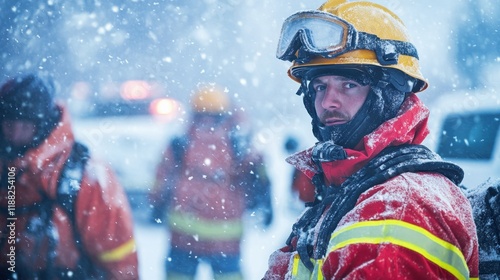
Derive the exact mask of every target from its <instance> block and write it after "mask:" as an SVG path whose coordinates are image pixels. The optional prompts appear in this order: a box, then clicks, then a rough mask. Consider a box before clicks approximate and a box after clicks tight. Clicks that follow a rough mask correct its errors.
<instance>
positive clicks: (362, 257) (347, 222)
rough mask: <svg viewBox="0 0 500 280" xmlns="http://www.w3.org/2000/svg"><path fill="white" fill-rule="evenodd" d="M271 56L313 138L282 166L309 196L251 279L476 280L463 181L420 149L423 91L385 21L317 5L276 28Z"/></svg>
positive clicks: (355, 7)
mask: <svg viewBox="0 0 500 280" xmlns="http://www.w3.org/2000/svg"><path fill="white" fill-rule="evenodd" d="M277 57H278V58H279V59H281V60H284V61H289V62H291V63H292V66H291V67H290V69H289V71H288V74H289V76H290V77H291V78H292V79H293V80H295V81H297V82H299V83H300V88H299V91H298V92H297V94H298V95H302V97H303V102H304V106H305V108H306V110H307V112H308V113H309V115H310V116H311V118H312V122H311V123H312V130H313V134H314V136H315V137H316V138H317V140H318V142H317V143H316V144H315V145H314V146H313V147H311V148H309V149H306V150H305V151H302V152H299V153H297V154H294V155H292V156H291V157H289V158H288V159H287V161H288V162H289V163H291V164H293V165H294V166H296V167H297V168H299V169H300V170H302V172H304V174H305V175H307V176H308V177H309V179H310V180H311V181H312V182H313V183H314V185H315V188H316V197H315V201H314V202H313V203H311V204H310V205H308V207H307V208H306V210H305V211H304V213H303V214H302V216H301V217H300V218H299V219H298V220H297V222H296V223H295V224H294V225H293V227H292V233H291V235H290V237H289V239H288V240H287V242H286V245H285V246H284V247H283V248H281V249H279V250H277V251H275V252H274V253H273V254H272V255H271V257H270V258H269V268H268V270H267V272H266V273H265V275H264V277H263V279H269V280H270V279H470V278H472V279H474V278H475V279H477V278H478V274H479V272H478V239H477V234H476V227H475V224H474V219H473V213H472V209H471V204H470V203H469V201H468V200H467V198H466V197H465V195H464V194H463V192H462V191H461V189H460V188H459V187H458V186H457V185H458V184H459V183H460V181H461V180H462V178H463V171H462V170H461V169H460V168H459V167H458V166H456V165H455V164H452V163H449V162H445V161H443V160H442V159H441V158H440V157H439V156H438V155H437V154H435V153H433V152H432V151H430V150H429V149H428V148H426V147H424V146H422V145H421V143H422V141H423V140H424V139H425V137H426V136H427V134H428V128H427V121H428V117H429V111H428V109H427V108H426V107H425V105H424V104H423V103H422V102H421V101H420V100H419V98H418V96H417V94H416V93H418V92H420V91H423V90H425V89H426V88H427V86H428V85H427V81H426V80H425V79H424V78H423V76H422V74H421V72H420V70H419V57H418V55H417V50H416V48H415V46H414V45H413V44H412V43H411V42H410V40H409V37H408V34H407V31H406V28H405V26H404V24H403V22H402V21H401V20H400V19H399V18H398V17H397V15H395V14H394V13H393V12H391V11H390V10H389V9H387V8H385V7H383V6H381V5H378V4H375V3H371V2H366V1H346V0H328V1H326V2H325V3H324V4H323V5H321V6H320V8H318V9H317V10H308V11H300V12H297V13H295V14H293V15H291V16H290V17H288V18H287V19H286V20H285V21H284V23H283V27H282V32H281V36H280V39H279V42H278V51H277Z"/></svg>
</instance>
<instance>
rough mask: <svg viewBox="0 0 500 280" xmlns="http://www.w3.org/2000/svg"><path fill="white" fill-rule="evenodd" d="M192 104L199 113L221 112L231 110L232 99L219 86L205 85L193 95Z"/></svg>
mask: <svg viewBox="0 0 500 280" xmlns="http://www.w3.org/2000/svg"><path fill="white" fill-rule="evenodd" d="M191 106H192V108H193V111H194V112H197V113H211V114H220V113H223V112H227V111H228V110H229V106H230V100H229V97H228V96H227V94H226V93H225V92H224V90H222V89H220V88H219V87H218V86H216V85H203V86H200V88H199V89H198V91H197V92H196V93H195V94H194V96H193V97H192V99H191Z"/></svg>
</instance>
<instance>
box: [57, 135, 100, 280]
mask: <svg viewBox="0 0 500 280" xmlns="http://www.w3.org/2000/svg"><path fill="white" fill-rule="evenodd" d="M89 158H90V152H89V149H88V148H87V147H86V146H85V145H83V144H81V143H79V142H76V141H75V143H74V144H73V148H72V150H71V154H70V156H69V157H68V159H67V160H66V163H65V164H64V167H63V169H62V171H61V176H60V177H59V180H58V187H57V199H56V201H57V204H58V205H59V206H60V207H62V209H63V210H64V211H65V212H66V214H67V215H68V218H69V221H70V223H71V228H72V231H73V237H74V240H75V245H76V248H77V249H78V252H79V254H80V260H79V262H78V264H77V265H78V268H79V269H78V270H77V271H74V272H73V273H76V274H77V275H76V276H81V277H84V276H85V274H86V273H87V271H88V269H89V268H91V267H92V266H91V261H90V257H89V256H88V254H87V253H86V251H85V249H84V248H83V243H82V238H81V235H80V232H79V231H78V227H77V223H76V200H77V197H78V193H79V191H80V188H81V183H82V179H83V173H84V170H85V166H86V164H87V162H88V160H89ZM78 271H80V272H78ZM80 274H82V275H80Z"/></svg>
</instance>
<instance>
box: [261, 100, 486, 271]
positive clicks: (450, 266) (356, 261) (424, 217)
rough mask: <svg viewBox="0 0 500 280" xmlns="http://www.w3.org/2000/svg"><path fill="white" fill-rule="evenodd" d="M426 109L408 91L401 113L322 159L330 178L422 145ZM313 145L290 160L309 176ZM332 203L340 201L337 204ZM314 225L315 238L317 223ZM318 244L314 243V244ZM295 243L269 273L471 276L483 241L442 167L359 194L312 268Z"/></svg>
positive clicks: (339, 179) (274, 259) (278, 255)
mask: <svg viewBox="0 0 500 280" xmlns="http://www.w3.org/2000/svg"><path fill="white" fill-rule="evenodd" d="M428 115H429V112H428V109H427V108H426V107H425V106H424V105H423V104H422V103H421V101H420V100H419V99H418V97H417V96H416V95H411V96H410V97H409V98H407V100H406V101H405V103H404V104H403V106H402V109H401V110H400V113H399V115H398V116H397V117H395V118H393V119H391V120H389V121H387V122H385V123H383V124H382V125H381V126H379V127H378V128H377V129H376V130H375V131H373V132H372V133H370V134H369V135H366V136H365V137H364V138H363V140H362V141H361V142H360V143H359V144H358V146H357V147H356V149H355V150H349V149H347V150H346V152H347V155H348V157H347V159H345V160H339V161H335V162H324V163H322V169H323V171H324V174H325V178H324V179H325V181H326V183H327V185H332V187H334V186H338V185H340V184H341V183H343V182H344V181H345V180H346V178H348V177H349V176H350V175H352V174H353V173H354V172H356V171H358V170H359V169H361V167H362V166H364V165H365V164H366V163H367V162H368V161H369V160H370V159H372V158H374V157H375V156H376V155H377V154H379V153H380V152H381V151H382V150H383V149H384V148H386V147H389V146H397V145H402V144H420V143H421V142H422V141H423V140H424V138H425V137H426V136H427V134H428V129H427V120H428ZM311 150H312V149H308V150H306V151H303V152H300V153H298V154H295V155H293V156H292V157H291V158H289V159H288V161H289V162H290V163H292V164H294V165H295V166H296V167H297V168H299V169H301V170H302V171H303V172H304V173H305V174H306V175H307V176H308V177H309V178H312V176H314V174H315V173H316V172H317V168H316V166H315V165H314V164H313V163H312V161H311ZM331 207H335V206H334V205H333V206H331ZM320 224H321V220H320V221H319V222H318V226H317V227H316V228H315V229H314V230H315V231H316V233H315V234H311V236H315V237H317V231H318V230H320V229H321V227H320V226H319V225H320ZM314 244H315V243H314ZM295 250H296V247H295V244H294V243H293V242H292V243H291V245H289V246H285V247H283V248H282V249H280V250H278V251H276V252H275V253H273V254H272V255H271V257H270V259H269V269H268V271H267V272H266V274H265V276H264V279H299V277H304V275H305V276H306V277H305V278H300V279H323V278H321V277H324V279H468V278H477V277H478V243H477V235H476V228H475V224H474V221H473V216H472V210H471V206H470V203H469V201H468V200H467V199H466V198H465V196H464V195H463V193H462V192H461V191H460V189H459V188H458V187H457V186H456V185H454V184H453V183H452V182H451V181H450V180H449V179H448V178H446V177H445V176H443V175H441V174H438V173H431V172H418V173H412V172H407V173H403V174H401V175H398V176H396V177H393V178H391V179H389V180H388V181H386V182H385V183H382V184H379V185H376V186H374V187H372V188H370V189H368V190H367V191H365V192H364V193H362V194H361V196H360V197H359V198H358V200H357V203H356V205H355V207H354V209H352V210H351V211H349V212H348V213H347V214H346V215H345V216H344V217H343V218H342V220H341V221H340V223H339V224H338V226H337V228H336V229H335V230H334V232H333V233H332V235H331V239H330V242H329V245H328V249H327V253H326V256H325V257H324V258H322V259H319V260H315V261H314V262H313V263H314V265H315V268H314V270H313V272H312V273H311V272H310V271H309V270H308V269H307V268H306V267H305V266H304V265H303V264H302V263H301V261H300V259H299V257H298V254H297V252H296V251H295Z"/></svg>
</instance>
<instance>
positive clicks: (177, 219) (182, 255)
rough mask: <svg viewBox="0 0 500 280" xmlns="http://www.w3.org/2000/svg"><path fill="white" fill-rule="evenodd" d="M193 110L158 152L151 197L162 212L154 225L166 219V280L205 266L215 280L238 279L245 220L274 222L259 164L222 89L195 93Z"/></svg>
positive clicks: (208, 88) (260, 160)
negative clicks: (248, 214)
mask: <svg viewBox="0 0 500 280" xmlns="http://www.w3.org/2000/svg"><path fill="white" fill-rule="evenodd" d="M191 106H192V111H193V112H192V117H191V120H190V122H191V123H190V124H189V127H188V128H187V131H186V132H185V134H184V135H183V136H180V137H177V138H174V139H173V140H172V141H171V143H169V145H168V146H167V148H166V150H165V152H164V153H163V155H162V158H161V160H160V163H159V165H158V168H157V180H156V184H155V186H154V188H153V190H152V193H151V196H150V199H151V203H152V205H153V206H154V208H155V209H158V210H160V211H158V212H159V213H157V214H156V215H157V216H156V217H155V218H156V219H157V220H158V221H160V220H162V219H163V216H166V217H165V218H166V219H167V223H168V227H169V231H170V251H169V253H168V259H167V261H166V270H167V278H168V279H169V280H175V279H194V278H195V274H196V270H197V267H198V264H199V263H200V262H205V263H208V264H209V265H210V266H211V268H212V272H213V275H214V279H227V280H231V279H243V275H242V273H241V268H240V262H241V250H240V245H241V239H242V236H243V229H244V225H243V216H244V214H245V212H246V211H247V210H251V211H255V213H261V214H262V215H256V216H260V217H262V220H261V222H262V223H263V225H264V226H265V227H267V226H269V225H270V223H271V222H272V219H273V216H272V214H273V213H272V206H271V193H270V191H271V190H270V181H269V179H268V176H267V172H266V166H265V164H264V158H263V155H262V154H260V153H258V152H256V150H255V149H254V148H253V147H252V145H251V144H250V143H249V142H250V141H249V139H248V135H247V133H245V131H244V130H245V128H244V127H245V126H246V124H244V123H243V122H242V120H241V115H240V112H238V111H236V110H233V109H232V106H231V102H230V98H229V96H228V95H227V93H226V92H224V91H223V90H222V89H220V88H218V87H217V86H215V85H206V86H201V87H200V89H199V90H198V91H197V92H196V93H195V95H194V96H193V98H192V100H191ZM163 210H165V211H166V212H167V214H166V215H164V214H162V213H163ZM251 216H255V215H251Z"/></svg>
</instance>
